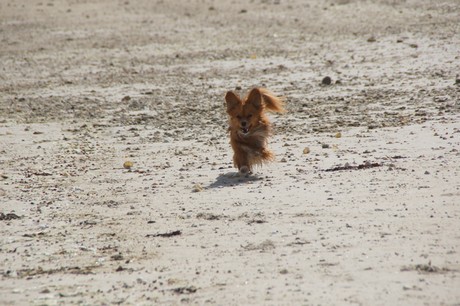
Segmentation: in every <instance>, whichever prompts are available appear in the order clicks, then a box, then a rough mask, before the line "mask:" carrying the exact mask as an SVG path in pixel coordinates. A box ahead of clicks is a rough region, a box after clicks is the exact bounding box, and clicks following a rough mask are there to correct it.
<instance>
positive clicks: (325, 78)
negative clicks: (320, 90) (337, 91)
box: [321, 76, 332, 85]
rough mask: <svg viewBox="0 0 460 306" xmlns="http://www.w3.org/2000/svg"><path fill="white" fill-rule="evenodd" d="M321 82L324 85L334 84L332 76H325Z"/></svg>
mask: <svg viewBox="0 0 460 306" xmlns="http://www.w3.org/2000/svg"><path fill="white" fill-rule="evenodd" d="M321 84H323V85H331V84H332V79H331V77H329V76H327V77H324V78H323V80H322V81H321Z"/></svg>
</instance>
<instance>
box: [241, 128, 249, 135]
mask: <svg viewBox="0 0 460 306" xmlns="http://www.w3.org/2000/svg"><path fill="white" fill-rule="evenodd" d="M241 132H242V133H243V134H247V133H249V128H248V127H244V128H241Z"/></svg>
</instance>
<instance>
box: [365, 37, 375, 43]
mask: <svg viewBox="0 0 460 306" xmlns="http://www.w3.org/2000/svg"><path fill="white" fill-rule="evenodd" d="M376 41H377V39H375V36H371V37H369V38H368V39H367V42H376Z"/></svg>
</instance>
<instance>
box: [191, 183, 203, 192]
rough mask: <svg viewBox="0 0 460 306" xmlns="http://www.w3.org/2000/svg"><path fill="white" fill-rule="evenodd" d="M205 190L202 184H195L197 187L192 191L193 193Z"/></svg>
mask: <svg viewBox="0 0 460 306" xmlns="http://www.w3.org/2000/svg"><path fill="white" fill-rule="evenodd" d="M203 190H204V188H203V186H201V185H200V184H195V185H194V186H193V189H192V191H193V192H201V191H203Z"/></svg>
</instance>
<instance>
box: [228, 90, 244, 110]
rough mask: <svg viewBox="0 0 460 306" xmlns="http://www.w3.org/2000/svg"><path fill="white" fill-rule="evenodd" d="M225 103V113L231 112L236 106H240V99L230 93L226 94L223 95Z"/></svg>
mask: <svg viewBox="0 0 460 306" xmlns="http://www.w3.org/2000/svg"><path fill="white" fill-rule="evenodd" d="M225 102H226V103H227V113H229V112H231V111H232V110H233V109H235V108H236V107H237V106H238V105H240V104H241V100H240V98H239V97H238V96H237V95H235V94H234V93H233V92H232V91H229V92H227V94H226V95H225Z"/></svg>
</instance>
